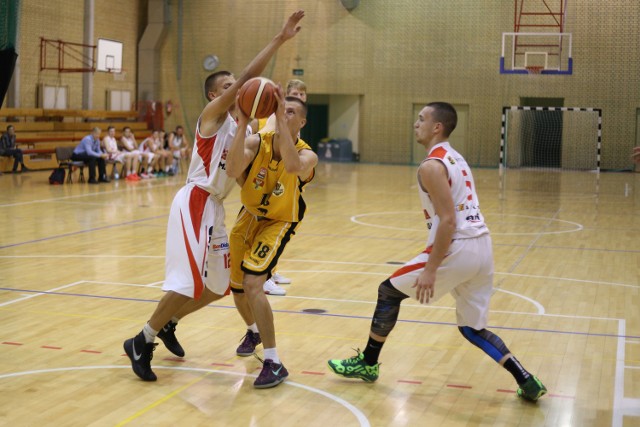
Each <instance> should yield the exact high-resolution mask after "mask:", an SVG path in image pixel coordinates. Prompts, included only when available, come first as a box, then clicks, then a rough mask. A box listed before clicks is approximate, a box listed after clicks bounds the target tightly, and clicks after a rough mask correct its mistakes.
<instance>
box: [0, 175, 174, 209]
mask: <svg viewBox="0 0 640 427" xmlns="http://www.w3.org/2000/svg"><path fill="white" fill-rule="evenodd" d="M154 182H157V181H154ZM173 186H176V187H180V186H182V182H175V183H170V182H166V181H165V182H160V183H157V184H151V182H149V184H148V185H147V186H146V187H144V190H151V189H156V188H162V187H173ZM129 188H131V187H123V188H120V189H117V188H114V189H113V190H106V191H99V192H94V193H83V194H74V195H70V196H61V197H52V198H49V199H37V200H29V201H27V202H17V203H6V204H0V208H9V207H15V206H24V205H32V204H36V203H55V202H63V201H65V200H71V199H80V198H83V197H102V196H105V195H107V194H117V193H123V192H128V191H129ZM136 188H137V189H143V188H141V187H136ZM136 194H140V193H136Z"/></svg>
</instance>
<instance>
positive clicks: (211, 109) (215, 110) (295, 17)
mask: <svg viewBox="0 0 640 427" xmlns="http://www.w3.org/2000/svg"><path fill="white" fill-rule="evenodd" d="M303 17H304V11H303V10H298V11H297V12H294V13H293V14H291V16H289V18H288V19H287V22H285V24H284V26H283V27H282V29H281V30H280V31H279V32H278V34H276V36H275V37H274V38H273V39H272V40H271V41H270V42H269V44H267V45H266V46H265V47H264V48H263V49H262V50H261V51H260V53H258V55H257V56H256V57H255V58H253V60H252V61H251V62H250V63H249V65H247V66H246V67H245V69H244V70H242V72H241V73H240V75H239V76H238V79H237V80H236V81H235V82H234V83H233V84H232V85H231V86H230V87H229V88H228V89H227V90H226V91H224V93H223V94H222V95H220V96H219V97H217V98H215V99H214V100H213V101H211V102H209V103H208V104H207V106H206V107H205V108H204V110H203V111H202V122H201V125H200V126H201V127H200V129H201V132H202V133H203V134H204V135H210V134H212V133H214V132H215V131H216V130H217V125H216V123H217V122H220V121H222V120H220V116H222V115H224V114H226V112H227V111H228V110H229V108H231V106H232V105H233V103H234V102H235V99H236V93H237V92H238V89H240V88H241V87H242V85H243V84H245V83H246V82H247V80H249V79H251V78H253V77H258V76H259V75H260V74H261V73H262V72H263V71H264V69H265V67H266V66H267V64H268V63H269V60H271V58H272V57H273V55H274V54H275V53H276V52H277V50H278V49H279V48H280V46H282V44H283V43H284V42H286V41H287V40H289V39H291V38H293V37H294V36H295V35H296V34H298V32H299V31H300V27H299V26H298V23H299V22H300V20H301V19H302V18H303Z"/></svg>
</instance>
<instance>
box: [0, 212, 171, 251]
mask: <svg viewBox="0 0 640 427" xmlns="http://www.w3.org/2000/svg"><path fill="white" fill-rule="evenodd" d="M167 215H168V214H163V215H156V216H152V217H148V218H142V219H134V220H131V221H125V222H119V223H117V224H108V225H103V226H101V227H94V228H88V229H85V230H78V231H71V232H69V233H63V234H55V235H53V236H48V237H41V238H39V239H33V240H27V241H24V242H18V243H10V244H8V245H4V246H0V249H6V248H14V247H16V246H22V245H28V244H30V243H37V242H45V241H47V240H54V239H59V238H61V237H69V236H75V235H77V234H83V233H90V232H93V231H101V230H108V229H110V228H116V227H123V226H127V225H132V224H137V223H140V222H145V221H151V220H155V219H158V218H165V217H166V216H167Z"/></svg>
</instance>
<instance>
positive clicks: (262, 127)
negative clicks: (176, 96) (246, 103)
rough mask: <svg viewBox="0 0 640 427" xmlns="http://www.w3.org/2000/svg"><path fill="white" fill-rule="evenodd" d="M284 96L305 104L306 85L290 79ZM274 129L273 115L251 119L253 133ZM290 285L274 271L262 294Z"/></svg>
mask: <svg viewBox="0 0 640 427" xmlns="http://www.w3.org/2000/svg"><path fill="white" fill-rule="evenodd" d="M285 95H286V96H293V97H296V98H298V99H301V100H302V101H304V102H307V85H306V84H305V83H304V82H303V81H302V80H298V79H291V80H289V81H288V82H287V89H286V91H285ZM275 129H276V115H275V114H272V115H270V116H269V117H267V118H264V119H253V120H252V121H251V130H252V131H253V133H258V132H260V133H262V134H264V133H267V132H271V131H274V130H275ZM299 136H300V135H298V137H299ZM290 283H291V279H289V278H288V277H285V276H283V275H282V274H278V272H277V271H276V270H275V269H274V270H273V271H272V272H271V277H270V278H269V279H267V281H266V282H264V285H263V289H264V293H265V294H268V295H286V294H287V291H286V290H285V289H284V288H283V287H281V286H279V285H288V284H290ZM240 314H241V315H242V317H243V318H245V317H246V316H244V315H243V313H240ZM247 326H248V328H249V330H252V329H253V330H254V332H255V333H257V332H258V331H257V328H256V327H255V325H247ZM243 344H244V343H243ZM243 344H241V345H240V347H242V346H243ZM249 347H250V346H249ZM249 347H247V348H246V349H244V350H243V349H240V353H244V354H247V355H248V354H252V353H253V349H251V351H249ZM254 347H255V346H254Z"/></svg>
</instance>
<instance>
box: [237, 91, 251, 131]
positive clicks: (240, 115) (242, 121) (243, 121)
mask: <svg viewBox="0 0 640 427" xmlns="http://www.w3.org/2000/svg"><path fill="white" fill-rule="evenodd" d="M234 114H235V116H236V120H237V121H238V125H247V124H249V116H247V115H246V114H245V113H244V112H243V111H242V108H240V91H238V92H237V93H236V107H235V109H234Z"/></svg>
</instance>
